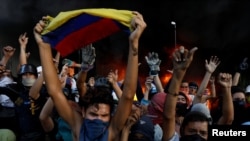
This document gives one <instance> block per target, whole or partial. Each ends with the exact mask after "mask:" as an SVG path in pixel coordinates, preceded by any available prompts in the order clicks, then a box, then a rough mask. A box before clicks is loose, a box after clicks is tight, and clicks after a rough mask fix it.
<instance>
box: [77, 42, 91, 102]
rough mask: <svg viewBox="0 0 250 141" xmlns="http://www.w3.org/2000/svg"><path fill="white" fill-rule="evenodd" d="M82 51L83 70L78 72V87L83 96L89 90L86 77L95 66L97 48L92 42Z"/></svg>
mask: <svg viewBox="0 0 250 141" xmlns="http://www.w3.org/2000/svg"><path fill="white" fill-rule="evenodd" d="M81 51H82V63H81V71H80V72H79V73H78V78H77V88H78V91H79V95H80V97H83V96H84V95H85V93H86V91H87V84H86V79H87V75H88V71H90V70H91V69H93V67H94V63H95V57H96V54H95V48H94V47H93V46H92V44H91V45H88V46H86V47H84V48H82V49H81Z"/></svg>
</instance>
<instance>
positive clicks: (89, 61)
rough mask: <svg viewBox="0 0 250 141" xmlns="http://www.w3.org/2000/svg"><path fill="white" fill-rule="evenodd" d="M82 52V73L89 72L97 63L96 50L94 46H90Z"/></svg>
mask: <svg viewBox="0 0 250 141" xmlns="http://www.w3.org/2000/svg"><path fill="white" fill-rule="evenodd" d="M81 50H82V64H81V68H82V71H89V70H91V69H92V68H93V65H94V62H95V57H96V54H95V48H94V47H93V46H92V45H88V46H86V47H84V48H82V49H81Z"/></svg>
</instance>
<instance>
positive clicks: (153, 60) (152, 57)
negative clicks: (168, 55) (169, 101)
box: [145, 52, 164, 92]
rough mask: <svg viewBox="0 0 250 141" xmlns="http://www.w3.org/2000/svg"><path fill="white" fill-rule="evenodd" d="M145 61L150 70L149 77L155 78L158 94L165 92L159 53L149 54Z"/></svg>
mask: <svg viewBox="0 0 250 141" xmlns="http://www.w3.org/2000/svg"><path fill="white" fill-rule="evenodd" d="M145 59H146V62H147V64H148V66H149V68H150V71H149V75H150V76H153V81H154V83H155V87H156V89H157V92H164V88H163V86H162V83H161V80H160V78H159V71H160V64H161V60H160V59H159V56H158V53H155V52H152V53H149V54H148V56H145Z"/></svg>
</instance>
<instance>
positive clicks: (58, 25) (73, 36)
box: [42, 8, 133, 57]
mask: <svg viewBox="0 0 250 141" xmlns="http://www.w3.org/2000/svg"><path fill="white" fill-rule="evenodd" d="M48 17H49V18H48V19H49V20H48V25H47V26H46V28H45V29H44V31H43V32H42V38H43V40H44V41H45V42H47V43H50V45H51V46H52V48H54V49H56V50H57V51H58V52H60V54H61V56H62V57H65V56H67V55H69V54H71V53H73V52H74V51H76V50H78V49H80V48H82V47H84V46H86V45H89V44H91V43H94V42H95V41H98V40H100V39H102V38H105V37H107V36H110V35H112V34H114V33H116V32H118V31H124V32H127V33H128V34H130V32H131V31H132V27H131V25H130V22H131V19H132V17H133V14H132V11H129V10H117V9H109V8H98V9H81V10H73V11H67V12H60V13H59V14H58V15H57V16H56V17H50V16H48Z"/></svg>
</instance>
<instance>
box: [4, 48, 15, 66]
mask: <svg viewBox="0 0 250 141" xmlns="http://www.w3.org/2000/svg"><path fill="white" fill-rule="evenodd" d="M15 51H16V49H15V48H13V47H12V46H5V47H3V54H4V55H3V57H2V59H1V61H0V65H1V67H2V68H3V69H6V68H5V67H6V65H7V63H8V61H9V60H10V58H11V57H12V56H13V55H14V53H15Z"/></svg>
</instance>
